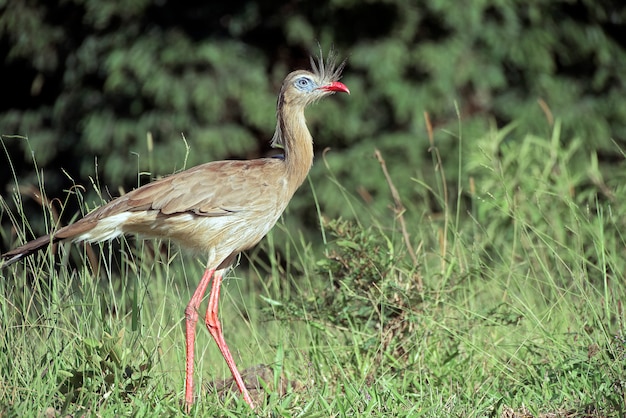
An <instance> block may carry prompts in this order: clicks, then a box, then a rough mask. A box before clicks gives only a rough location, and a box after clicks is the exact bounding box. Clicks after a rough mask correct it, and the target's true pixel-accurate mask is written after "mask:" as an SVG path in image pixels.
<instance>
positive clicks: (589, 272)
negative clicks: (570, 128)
mask: <svg viewBox="0 0 626 418" xmlns="http://www.w3.org/2000/svg"><path fill="white" fill-rule="evenodd" d="M559 135H560V134H559V125H558V123H557V124H556V125H555V127H554V131H553V133H552V136H550V137H546V138H539V137H533V136H524V135H523V134H519V133H516V132H515V130H514V129H512V128H511V129H509V128H506V129H503V130H499V131H498V130H494V131H493V132H489V133H487V134H485V136H484V137H483V138H477V139H475V140H474V141H473V143H472V146H471V147H467V146H465V147H462V149H469V151H466V154H460V155H458V156H457V161H456V162H455V164H458V167H459V170H458V171H459V175H458V178H457V179H456V180H453V181H451V180H450V179H446V178H445V172H444V171H442V170H441V167H443V166H444V164H442V163H443V162H445V161H442V157H441V156H439V155H438V153H437V148H436V143H434V142H433V141H432V138H431V145H432V148H431V151H432V153H433V164H432V166H431V167H428V168H426V169H423V170H421V171H419V170H418V171H416V172H415V173H413V174H411V175H412V176H413V177H414V187H415V189H414V190H397V191H396V192H397V193H396V195H395V198H392V197H389V198H388V199H389V203H390V206H391V209H390V211H389V212H388V213H384V214H381V213H378V214H372V215H371V216H369V217H364V216H359V217H356V218H355V217H350V216H349V214H348V215H346V219H335V220H328V219H324V218H323V216H320V225H321V228H322V232H323V236H324V240H325V245H324V246H323V248H322V249H321V250H319V249H317V248H316V247H315V246H312V245H311V244H310V243H309V242H308V241H307V240H306V239H305V238H304V237H303V236H302V235H300V234H299V233H298V232H297V231H290V230H288V229H287V228H285V227H284V226H283V225H278V226H277V227H276V228H275V229H274V231H273V232H272V233H271V234H270V235H269V236H268V239H266V240H265V241H264V242H263V243H262V244H261V245H260V246H259V247H258V248H256V249H255V250H252V251H251V252H250V253H249V255H248V256H247V257H249V259H250V260H251V262H248V258H247V257H243V258H242V259H241V265H240V266H239V267H238V268H237V269H235V270H234V272H231V273H230V274H229V278H228V279H227V280H226V281H225V282H224V290H223V294H222V303H221V316H222V318H223V324H224V332H225V334H226V339H227V341H228V342H229V345H230V347H231V349H232V350H233V351H234V353H233V354H234V357H235V361H236V362H237V364H238V365H239V367H240V369H242V370H243V369H247V368H250V367H252V366H255V365H259V364H264V365H267V368H266V369H265V370H266V371H267V373H265V374H263V375H262V377H263V387H264V390H262V391H259V394H257V395H259V396H261V399H262V401H261V403H260V405H259V408H258V410H257V411H255V412H256V413H258V415H260V416H272V417H279V416H284V417H301V416H302V417H327V416H333V417H345V416H350V417H353V416H367V417H370V416H411V417H413V416H415V417H418V416H420V417H422V416H423V417H441V416H457V417H559V416H560V417H621V416H624V414H625V413H626V402H625V396H626V336H625V333H624V323H623V320H624V313H623V300H624V296H625V292H626V286H625V282H624V271H626V265H625V264H626V263H625V261H624V258H625V257H624V255H625V248H626V247H625V240H624V237H623V236H622V231H623V230H624V219H626V217H625V216H624V215H625V212H626V195H625V194H624V186H622V184H623V183H621V182H618V181H614V182H613V183H611V178H608V177H607V174H606V173H602V170H601V167H598V165H597V164H596V163H595V160H594V156H593V155H591V156H589V155H584V154H582V151H581V149H582V148H580V147H577V144H578V142H577V141H570V142H569V144H570V146H569V148H565V147H563V146H562V145H561V140H560V137H559ZM512 138H513V139H514V140H512ZM457 139H458V138H457ZM458 140H459V141H460V140H461V139H458ZM464 145H466V144H464ZM379 157H380V158H381V159H384V155H380V156H379ZM378 164H379V162H377V161H376V160H375V159H372V173H374V174H372V175H379V176H380V178H381V181H386V182H388V184H389V185H390V187H392V186H393V178H391V177H386V176H385V174H384V172H383V170H382V169H381V167H380V166H379V165H378ZM427 170H430V172H431V174H433V175H432V176H430V177H428V176H425V175H423V174H424V173H425V172H426V171H427ZM329 176H330V179H329V181H334V180H333V178H332V173H329ZM426 178H430V179H431V180H425V179H426ZM336 186H337V195H338V196H342V197H341V198H342V199H345V201H346V207H347V208H349V207H354V206H360V207H361V206H364V205H363V204H362V203H360V202H359V200H358V199H357V198H354V197H353V196H352V195H351V194H350V193H349V192H348V191H346V190H343V189H342V187H341V185H340V184H338V183H337V184H336ZM314 190H315V189H314V188H313V195H312V196H311V197H312V198H315V194H314ZM416 191H417V193H418V194H424V193H425V194H427V195H428V196H429V197H430V199H431V202H435V205H433V204H430V205H428V206H426V205H424V204H423V202H421V201H411V199H408V198H407V196H413V195H414V193H415V192H416ZM379 198H383V197H379ZM5 203H6V202H5ZM319 204H320V206H321V207H323V202H320V203H319ZM4 206H5V207H6V206H7V205H6V204H5V205H4ZM433 207H434V209H433ZM19 208H20V205H19V204H18V209H17V212H16V213H14V212H11V213H13V215H12V217H11V219H12V222H13V223H14V224H15V225H16V228H17V230H19V231H28V230H29V227H28V220H27V218H26V216H25V214H23V213H20V212H19ZM357 212H358V213H361V211H353V213H357ZM11 213H10V212H8V211H7V210H5V211H4V212H3V215H2V216H3V217H4V219H3V221H5V220H6V218H9V217H10V215H11ZM320 213H322V212H321V211H320ZM347 213H348V212H347ZM46 216H50V218H49V219H53V218H54V216H52V215H50V214H49V213H48V212H46ZM50 222H52V221H50ZM3 233H4V239H5V240H6V241H8V240H9V237H8V235H9V234H8V231H4V232H3ZM409 244H412V245H409ZM69 248H71V247H63V248H61V249H60V250H59V253H60V254H59V255H57V256H54V255H53V254H52V253H51V252H48V253H42V254H39V255H36V256H34V257H31V258H30V259H29V260H27V261H25V262H24V263H21V264H19V265H17V266H15V267H11V268H8V269H4V270H1V271H0V274H1V275H2V280H0V316H1V329H0V370H1V371H2V373H1V379H2V380H1V381H0V416H3V417H4V416H6V417H12V416H68V415H70V416H83V415H86V416H92V415H93V416H122V415H123V416H182V415H184V414H183V412H182V408H181V400H182V399H183V376H184V343H183V341H184V338H183V335H184V329H183V312H184V307H185V305H186V303H187V301H188V300H189V298H190V297H191V292H192V291H193V289H194V288H195V283H197V281H198V279H199V277H200V275H201V273H202V270H203V265H202V260H196V259H194V258H192V257H190V256H188V255H184V254H181V253H180V252H179V251H178V250H177V249H176V248H174V247H170V246H168V245H162V244H159V243H154V242H151V241H147V242H143V241H134V240H129V241H123V242H122V244H121V248H123V251H119V250H120V246H119V245H115V244H114V245H109V244H105V245H102V246H94V247H93V249H94V250H95V251H96V255H97V257H96V258H95V259H99V260H100V261H99V262H98V264H97V265H98V266H99V267H98V268H94V267H93V266H92V265H89V264H88V263H85V262H84V261H83V258H84V257H85V258H86V257H87V255H88V254H85V251H86V250H85V249H83V248H82V247H81V248H79V249H78V250H73V252H68V251H67V250H68V249H69ZM94 271H98V273H97V274H96V273H94ZM197 335H198V337H197V343H196V355H197V361H196V367H197V368H196V373H195V377H196V382H197V388H196V389H197V394H198V402H197V403H196V405H195V406H194V408H193V410H192V411H191V415H192V416H233V417H239V416H253V415H254V414H253V413H252V412H250V411H249V410H248V409H247V406H246V405H245V403H244V402H243V401H242V400H241V399H240V397H239V396H238V395H237V394H236V393H233V392H230V391H227V390H226V391H218V389H217V388H219V387H220V381H222V380H223V379H227V378H228V377H229V372H228V369H227V368H226V366H225V364H224V362H223V360H222V358H221V356H220V354H219V352H218V350H217V348H216V347H215V344H214V343H213V341H212V340H211V338H210V336H209V335H208V332H206V330H205V329H204V328H202V327H200V326H198V332H197ZM200 382H202V384H199V383H200Z"/></svg>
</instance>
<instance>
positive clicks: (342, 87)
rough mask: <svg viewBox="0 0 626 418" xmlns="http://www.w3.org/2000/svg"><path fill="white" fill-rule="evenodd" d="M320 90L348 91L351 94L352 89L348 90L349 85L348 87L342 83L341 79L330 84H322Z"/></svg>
mask: <svg viewBox="0 0 626 418" xmlns="http://www.w3.org/2000/svg"><path fill="white" fill-rule="evenodd" d="M320 90H324V91H338V92H341V93H348V94H350V90H348V87H346V85H345V84H343V83H340V82H339V81H333V82H332V83H330V84H327V85H325V86H322V87H320Z"/></svg>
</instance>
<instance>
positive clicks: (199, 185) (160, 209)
mask: <svg viewBox="0 0 626 418" xmlns="http://www.w3.org/2000/svg"><path fill="white" fill-rule="evenodd" d="M310 63H311V69H310V70H296V71H293V72H291V73H289V74H288V75H287V77H286V78H285V79H284V81H283V83H282V86H281V88H280V92H279V94H278V100H277V106H276V130H275V132H274V136H273V137H272V139H271V146H272V147H273V148H282V151H281V154H279V155H278V156H271V157H265V158H258V159H252V160H222V161H212V162H208V163H204V164H201V165H198V166H195V167H192V168H190V169H187V170H184V171H181V172H178V173H175V174H172V175H169V176H166V177H163V178H161V179H159V180H155V181H152V182H150V183H147V184H145V185H143V186H141V187H139V188H136V189H134V190H132V191H130V192H128V193H126V194H124V195H122V196H120V197H117V198H115V199H113V200H112V201H110V202H109V203H107V204H105V205H103V206H101V207H100V208H98V209H95V210H94V211H92V212H90V213H88V214H87V215H85V216H84V217H83V218H81V219H80V220H78V221H76V222H74V223H72V224H69V225H67V226H64V227H62V228H60V229H58V230H57V231H55V232H52V233H50V234H48V235H44V236H41V237H39V238H37V239H34V240H32V241H30V242H27V243H26V244H23V245H21V246H19V247H17V248H15V249H13V250H10V251H8V252H6V253H5V254H2V256H1V259H2V260H3V264H2V268H4V267H7V266H9V265H11V264H13V263H16V262H18V261H19V260H21V259H23V258H24V257H27V256H29V255H31V254H33V253H35V252H37V251H39V250H41V249H43V248H46V247H48V246H49V245H51V244H54V243H57V242H64V241H71V242H86V243H95V242H101V241H106V240H111V239H113V238H116V237H118V236H121V235H126V234H132V235H137V236H138V237H139V238H160V239H169V240H170V241H172V242H174V243H177V244H178V245H179V246H180V247H182V248H185V249H187V250H190V251H191V252H194V253H199V254H203V255H204V256H205V257H207V262H206V270H205V271H204V274H203V275H202V277H201V279H200V281H199V283H198V286H197V288H196V289H195V291H194V293H193V296H192V297H191V300H190V301H189V303H188V304H187V306H186V308H185V346H186V362H185V409H186V410H187V412H189V411H190V409H191V407H192V405H193V403H194V381H193V370H194V346H195V328H196V324H197V322H198V319H199V312H198V310H199V307H200V303H201V301H202V299H203V297H204V295H205V293H206V290H207V288H208V286H209V284H211V283H212V284H211V289H210V293H209V301H208V307H207V310H206V314H205V317H204V322H205V325H206V327H207V329H208V331H209V333H210V334H211V336H212V337H213V339H214V340H215V342H216V344H217V346H218V348H219V350H220V352H221V354H222V356H223V357H224V360H225V361H226V364H227V365H228V367H229V369H230V371H231V374H232V376H233V379H234V381H235V383H236V385H237V387H238V389H239V391H240V392H241V395H242V396H243V399H244V400H245V402H246V403H247V404H248V405H249V406H250V408H251V409H253V410H254V408H255V405H254V403H253V400H252V398H251V397H250V393H249V392H248V389H247V388H246V386H245V384H244V381H243V379H242V377H241V374H240V373H239V370H238V369H237V366H236V365H235V361H234V360H233V356H232V355H231V353H230V350H229V348H228V345H227V344H226V340H225V339H224V335H223V332H222V325H221V322H220V320H219V317H218V300H219V295H220V286H221V284H222V280H223V276H224V273H225V272H226V271H227V270H228V269H229V268H230V267H231V266H232V264H233V262H234V261H235V260H236V258H237V256H238V255H239V254H240V253H241V252H242V251H245V250H247V249H250V248H251V247H253V246H255V245H256V244H257V243H258V242H259V241H260V240H261V239H262V238H263V237H264V236H265V235H266V234H267V233H268V232H269V231H270V229H271V228H272V227H273V226H274V225H275V224H276V222H277V221H278V219H279V218H280V216H281V214H282V213H283V211H284V210H285V208H286V207H287V204H288V203H289V201H290V200H291V198H292V196H293V195H294V193H295V192H296V189H298V188H299V186H300V185H301V184H302V183H303V182H304V180H305V179H306V177H307V175H308V173H309V170H310V169H311V167H312V164H313V157H314V152H313V138H312V136H311V133H310V132H309V129H308V127H307V124H306V118H305V113H304V110H305V108H306V107H307V106H309V105H311V104H312V103H315V102H317V101H318V100H320V99H322V98H324V97H326V96H329V95H331V94H334V93H336V92H341V93H347V94H350V90H349V89H348V87H347V86H346V85H345V84H343V83H342V82H340V81H339V80H340V78H341V75H342V72H343V69H344V67H345V64H346V61H345V60H344V61H342V62H339V60H338V59H337V55H336V54H335V53H334V52H333V51H332V50H331V51H330V53H329V54H327V57H326V59H324V57H323V56H322V53H321V51H320V54H319V57H318V58H317V59H315V58H313V57H311V58H310Z"/></svg>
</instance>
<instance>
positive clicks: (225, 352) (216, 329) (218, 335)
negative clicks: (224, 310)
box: [204, 270, 254, 409]
mask: <svg viewBox="0 0 626 418" xmlns="http://www.w3.org/2000/svg"><path fill="white" fill-rule="evenodd" d="M222 273H223V270H218V271H216V272H215V275H214V277H213V285H212V286H211V295H210V296H209V306H208V308H207V311H206V316H205V318H204V321H205V323H206V326H207V328H208V329H209V332H210V333H211V336H213V339H214V340H215V342H216V343H217V346H218V347H219V349H220V351H221V352H222V356H224V360H226V364H228V368H229V369H230V372H231V374H232V375H233V378H234V379H235V383H237V387H238V388H239V390H240V391H241V394H242V395H243V399H244V400H245V401H246V402H247V403H248V405H250V408H252V409H254V403H253V402H252V398H251V397H250V393H249V392H248V389H247V388H246V385H245V384H244V382H243V379H242V378H241V374H240V373H239V370H237V366H236V365H235V360H233V356H232V355H231V354H230V350H229V349H228V345H226V340H225V339H224V334H223V333H222V324H221V323H220V320H219V318H218V317H217V310H218V303H219V298H220V285H221V284H222Z"/></svg>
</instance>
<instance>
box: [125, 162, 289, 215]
mask: <svg viewBox="0 0 626 418" xmlns="http://www.w3.org/2000/svg"><path fill="white" fill-rule="evenodd" d="M278 164H280V163H279V162H277V161H275V160H274V159H268V158H263V159H258V160H251V161H217V162H213V163H207V164H203V165H200V166H197V167H194V168H191V169H189V170H187V171H183V172H181V173H178V174H175V175H172V176H170V177H166V178H164V179H162V180H159V181H156V182H153V183H149V184H147V185H145V186H143V187H141V188H139V189H137V190H134V191H133V192H131V193H129V194H128V198H127V199H126V200H127V202H128V203H127V205H128V206H127V208H126V209H125V210H129V211H137V210H158V211H160V212H161V213H162V214H163V215H174V214H179V213H194V214H196V215H200V216H225V215H228V214H231V213H236V212H240V211H243V210H247V209H251V208H253V207H254V206H261V207H262V206H263V203H264V202H266V201H267V199H268V198H267V197H264V195H265V196H267V193H266V192H267V190H268V187H269V186H270V182H269V181H268V178H271V177H272V174H273V173H272V172H273V171H274V170H273V168H274V167H275V166H277V165H278Z"/></svg>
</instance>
